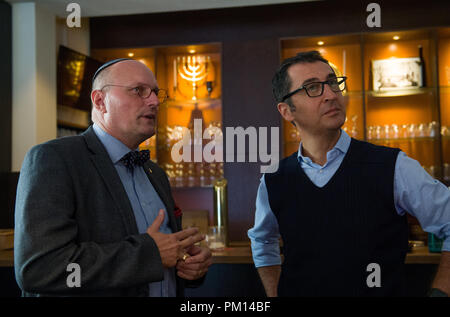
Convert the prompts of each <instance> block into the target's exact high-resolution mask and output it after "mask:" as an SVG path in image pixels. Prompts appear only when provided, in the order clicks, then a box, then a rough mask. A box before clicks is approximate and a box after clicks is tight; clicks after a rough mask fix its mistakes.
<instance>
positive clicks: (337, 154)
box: [248, 130, 450, 267]
mask: <svg viewBox="0 0 450 317" xmlns="http://www.w3.org/2000/svg"><path fill="white" fill-rule="evenodd" d="M350 142H351V138H350V137H349V136H348V134H347V133H346V132H345V131H343V130H341V136H340V137H339V140H338V142H337V143H336V145H335V146H334V147H333V148H332V149H331V150H330V151H328V152H327V162H326V163H325V165H323V166H321V165H319V164H316V163H314V162H313V161H311V159H310V158H309V157H305V156H303V155H302V144H301V143H300V146H299V149H298V160H299V163H300V166H301V167H302V168H303V170H304V171H305V174H306V175H307V176H308V177H309V179H311V181H312V182H313V183H314V184H315V185H316V186H318V187H323V186H325V185H326V184H327V183H328V181H329V180H330V179H331V178H332V177H333V175H334V173H335V172H336V171H337V169H338V168H339V166H340V165H341V163H342V161H343V159H344V157H345V154H346V153H347V151H348V148H349V147H350ZM394 203H395V208H396V211H397V213H398V214H399V215H404V214H405V212H408V213H409V214H410V215H412V216H414V217H416V218H417V219H418V220H419V222H420V224H421V226H422V228H423V230H424V231H426V232H431V233H434V234H435V235H436V236H437V237H438V238H443V239H444V244H443V246H442V250H443V251H450V190H448V189H447V187H446V186H445V185H444V184H442V183H441V182H439V181H437V180H436V179H434V178H432V177H431V176H430V175H429V174H428V173H427V172H426V171H425V170H424V169H423V168H422V167H421V166H420V164H419V162H417V161H416V160H413V159H411V158H409V157H408V156H406V154H405V153H404V152H400V153H399V155H398V158H397V161H396V164H395V172H394ZM248 237H249V238H250V240H251V243H252V253H253V261H254V263H255V266H256V267H262V266H269V265H280V264H281V257H280V248H279V237H280V233H279V229H278V222H277V219H276V217H275V215H274V214H273V212H272V210H271V209H270V205H269V196H268V193H267V187H266V184H265V180H264V176H263V177H262V178H261V183H260V185H259V188H258V194H257V197H256V213H255V225H254V227H253V228H251V229H250V230H249V231H248Z"/></svg>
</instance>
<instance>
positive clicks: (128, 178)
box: [93, 124, 176, 297]
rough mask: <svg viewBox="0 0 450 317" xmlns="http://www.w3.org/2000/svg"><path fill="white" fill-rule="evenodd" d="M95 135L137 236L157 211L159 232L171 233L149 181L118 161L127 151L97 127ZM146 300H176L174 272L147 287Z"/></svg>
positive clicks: (141, 172) (171, 271)
mask: <svg viewBox="0 0 450 317" xmlns="http://www.w3.org/2000/svg"><path fill="white" fill-rule="evenodd" d="M93 128H94V131H95V134H96V135H97V137H98V138H99V139H100V141H101V142H102V143H103V145H104V146H105V148H106V151H107V152H108V154H109V157H110V158H111V161H112V162H113V164H114V167H115V168H116V170H117V173H118V174H119V177H120V180H121V181H122V184H123V187H124V188H125V191H126V193H127V195H128V199H129V200H130V203H131V206H132V208H133V212H134V216H135V218H136V223H137V227H138V230H139V233H141V234H143V233H146V232H147V228H148V227H149V226H150V225H151V224H152V223H153V221H154V220H155V219H156V216H157V215H158V212H159V210H160V209H164V211H165V213H166V214H165V217H164V222H163V223H162V224H161V227H160V230H159V231H160V232H162V233H166V234H169V233H172V230H171V229H170V226H169V216H168V215H167V211H166V208H165V206H164V203H163V202H162V201H161V198H160V197H159V195H158V193H157V192H156V190H155V188H153V185H152V183H151V182H150V181H149V179H148V177H147V174H146V173H145V171H144V169H143V168H135V169H133V170H132V171H130V170H129V169H128V168H127V167H126V166H125V165H124V164H123V163H122V162H120V159H121V158H122V157H123V156H124V155H125V154H127V153H128V152H130V151H131V150H130V149H129V148H128V147H127V146H126V145H125V144H123V143H122V142H120V141H119V140H118V139H116V138H114V137H113V136H111V135H109V134H108V133H106V132H105V131H103V129H101V128H100V127H99V126H98V125H96V124H94V125H93ZM142 269H143V270H151V268H145V267H143V268H142ZM149 296H150V297H175V296H176V279H175V270H174V269H173V268H170V269H167V268H164V280H163V281H160V282H153V283H150V284H149Z"/></svg>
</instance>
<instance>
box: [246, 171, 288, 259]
mask: <svg viewBox="0 0 450 317" xmlns="http://www.w3.org/2000/svg"><path fill="white" fill-rule="evenodd" d="M248 237H249V238H250V240H251V246H252V254H253V262H254V263H255V266H256V267H263V266H270V265H280V264H281V256H280V244H279V237H280V233H279V229H278V222H277V219H276V217H275V215H274V214H273V212H272V210H271V208H270V204H269V197H268V193H267V187H266V183H265V180H264V176H263V177H262V178H261V182H260V184H259V188H258V194H257V196H256V212H255V224H254V226H253V228H251V229H250V230H248Z"/></svg>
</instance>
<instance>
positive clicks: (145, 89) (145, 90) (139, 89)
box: [100, 84, 167, 103]
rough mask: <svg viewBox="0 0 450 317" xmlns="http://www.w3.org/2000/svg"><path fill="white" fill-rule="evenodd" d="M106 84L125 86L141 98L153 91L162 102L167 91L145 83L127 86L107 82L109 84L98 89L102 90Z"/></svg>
mask: <svg viewBox="0 0 450 317" xmlns="http://www.w3.org/2000/svg"><path fill="white" fill-rule="evenodd" d="M108 86H115V87H123V88H127V89H128V90H129V91H133V92H134V93H136V94H138V95H139V97H141V98H148V97H149V96H150V95H151V93H152V92H154V93H155V95H156V96H157V97H158V100H159V103H163V102H164V101H166V99H167V91H166V90H165V89H159V88H151V87H150V86H147V85H140V86H136V87H129V86H122V85H113V84H109V85H105V86H103V87H102V89H100V90H103V88H105V87H108Z"/></svg>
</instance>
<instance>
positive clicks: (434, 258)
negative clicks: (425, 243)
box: [0, 244, 441, 267]
mask: <svg viewBox="0 0 450 317" xmlns="http://www.w3.org/2000/svg"><path fill="white" fill-rule="evenodd" d="M232 245H233V244H232ZM440 260H441V254H440V253H430V252H429V251H428V247H417V248H414V249H413V251H412V252H410V253H408V254H407V255H406V260H405V263H406V264H439V262H440ZM213 263H216V264H253V258H252V250H251V248H250V246H248V245H247V246H246V245H245V244H244V245H241V246H231V247H228V248H225V249H224V250H223V251H218V252H217V251H216V252H213ZM13 266H14V251H13V250H2V251H0V267H13Z"/></svg>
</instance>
